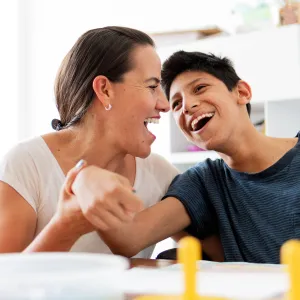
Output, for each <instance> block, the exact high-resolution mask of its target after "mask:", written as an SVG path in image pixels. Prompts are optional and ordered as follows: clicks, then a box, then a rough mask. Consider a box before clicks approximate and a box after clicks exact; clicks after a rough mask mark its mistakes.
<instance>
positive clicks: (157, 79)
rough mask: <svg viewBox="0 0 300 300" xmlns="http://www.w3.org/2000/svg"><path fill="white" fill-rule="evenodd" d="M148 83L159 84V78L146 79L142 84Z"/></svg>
mask: <svg viewBox="0 0 300 300" xmlns="http://www.w3.org/2000/svg"><path fill="white" fill-rule="evenodd" d="M150 81H155V83H157V84H158V83H160V82H161V79H159V78H157V77H150V78H148V79H146V80H145V81H144V83H148V82H150Z"/></svg>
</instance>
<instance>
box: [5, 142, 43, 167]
mask: <svg viewBox="0 0 300 300" xmlns="http://www.w3.org/2000/svg"><path fill="white" fill-rule="evenodd" d="M43 148H44V145H43V139H42V137H40V136H38V137H34V138H31V139H28V140H24V141H21V142H19V143H17V144H16V145H14V146H13V147H11V148H10V149H9V150H8V151H7V152H6V154H5V155H4V156H3V157H2V159H1V161H2V163H3V162H11V163H22V164H24V163H26V162H27V163H28V162H30V161H33V160H36V159H38V158H39V155H38V153H40V152H43V151H45V149H43Z"/></svg>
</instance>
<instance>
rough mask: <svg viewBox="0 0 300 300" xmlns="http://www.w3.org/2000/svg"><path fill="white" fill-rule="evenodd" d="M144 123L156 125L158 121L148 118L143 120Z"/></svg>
mask: <svg viewBox="0 0 300 300" xmlns="http://www.w3.org/2000/svg"><path fill="white" fill-rule="evenodd" d="M145 123H154V124H158V123H159V119H157V118H148V119H146V120H145Z"/></svg>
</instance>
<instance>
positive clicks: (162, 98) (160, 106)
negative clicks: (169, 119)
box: [156, 90, 170, 112]
mask: <svg viewBox="0 0 300 300" xmlns="http://www.w3.org/2000/svg"><path fill="white" fill-rule="evenodd" d="M156 109H157V110H160V111H163V112H168V111H169V110H170V104H169V101H168V99H167V97H166V95H165V93H164V92H163V91H162V90H161V92H160V94H159V96H158V99H157V102H156Z"/></svg>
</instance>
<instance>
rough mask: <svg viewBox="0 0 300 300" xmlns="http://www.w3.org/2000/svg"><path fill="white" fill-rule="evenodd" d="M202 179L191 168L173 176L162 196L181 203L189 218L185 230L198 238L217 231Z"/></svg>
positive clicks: (212, 210)
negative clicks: (188, 224) (189, 221)
mask: <svg viewBox="0 0 300 300" xmlns="http://www.w3.org/2000/svg"><path fill="white" fill-rule="evenodd" d="M202 180H203V179H202V178H201V177H200V176H199V174H198V172H197V171H196V170H195V169H194V168H191V169H189V170H187V171H186V172H185V173H183V174H180V175H177V176H176V177H175V179H174V180H173V181H172V183H171V185H170V187H169V189H168V191H167V193H166V195H165V196H164V197H163V199H165V198H167V197H174V198H176V199H178V200H179V201H180V202H181V203H182V204H183V206H184V207H185V209H186V211H187V213H188V215H189V217H190V219H191V224H190V226H189V227H187V228H186V231H187V232H188V233H189V234H191V235H193V236H196V237H198V238H200V239H204V238H205V237H207V236H210V235H212V234H214V233H216V232H217V220H216V217H215V212H214V208H213V205H212V204H211V203H210V201H209V198H208V195H207V191H206V189H205V186H204V184H203V182H202Z"/></svg>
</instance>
